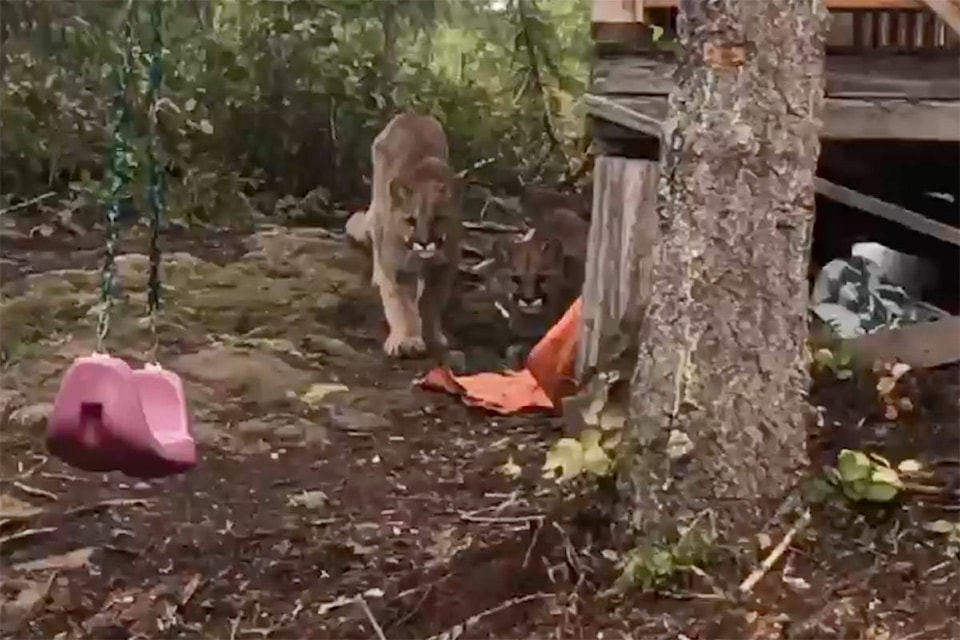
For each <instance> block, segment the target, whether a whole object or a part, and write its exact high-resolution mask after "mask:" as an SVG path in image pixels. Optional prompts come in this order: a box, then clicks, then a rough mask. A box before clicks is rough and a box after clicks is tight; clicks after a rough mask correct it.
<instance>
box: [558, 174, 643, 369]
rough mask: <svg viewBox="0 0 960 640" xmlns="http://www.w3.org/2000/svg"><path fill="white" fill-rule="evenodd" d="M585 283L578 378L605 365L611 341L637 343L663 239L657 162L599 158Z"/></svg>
mask: <svg viewBox="0 0 960 640" xmlns="http://www.w3.org/2000/svg"><path fill="white" fill-rule="evenodd" d="M593 175H594V187H593V214H592V217H591V221H590V233H589V236H588V244H587V263H586V273H585V277H584V283H583V294H582V295H583V307H582V309H583V315H582V322H583V330H582V333H581V335H582V336H583V338H582V339H581V340H580V345H579V353H578V357H577V376H578V377H579V378H581V379H582V376H583V374H584V373H585V372H586V371H589V370H590V369H591V368H593V367H596V366H598V365H602V364H604V363H602V362H601V360H600V359H601V358H603V357H608V356H610V355H611V354H610V346H609V345H610V343H611V341H614V340H618V339H621V338H626V339H627V340H630V339H635V338H634V337H635V336H636V335H637V333H636V328H637V326H638V323H639V320H640V314H641V313H642V311H643V306H644V304H645V303H646V301H647V300H648V299H649V296H650V283H651V282H650V270H651V268H652V260H653V248H654V245H655V243H656V238H657V214H656V207H657V182H658V178H659V166H658V163H657V161H655V160H634V159H629V158H619V157H610V156H599V157H598V158H597V160H596V165H595V167H594V173H593Z"/></svg>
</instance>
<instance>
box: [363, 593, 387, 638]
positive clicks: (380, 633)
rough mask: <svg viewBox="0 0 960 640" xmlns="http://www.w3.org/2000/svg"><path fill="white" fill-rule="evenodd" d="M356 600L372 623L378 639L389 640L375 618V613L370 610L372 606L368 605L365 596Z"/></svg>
mask: <svg viewBox="0 0 960 640" xmlns="http://www.w3.org/2000/svg"><path fill="white" fill-rule="evenodd" d="M356 600H357V603H358V604H359V605H360V608H361V609H363V612H364V613H365V614H366V615H367V620H369V621H370V626H372V627H373V631H374V632H375V633H376V634H377V638H379V639H380V640H387V637H386V636H385V635H383V628H382V627H381V626H380V623H379V622H377V619H376V618H374V617H373V611H371V610H370V605H368V604H367V601H366V600H364V599H363V596H357V598H356Z"/></svg>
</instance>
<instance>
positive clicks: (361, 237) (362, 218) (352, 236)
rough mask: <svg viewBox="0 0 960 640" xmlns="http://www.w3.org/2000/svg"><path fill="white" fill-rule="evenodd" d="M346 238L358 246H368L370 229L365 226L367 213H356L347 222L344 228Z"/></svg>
mask: <svg viewBox="0 0 960 640" xmlns="http://www.w3.org/2000/svg"><path fill="white" fill-rule="evenodd" d="M345 231H346V232H347V238H348V239H349V240H350V241H351V242H354V243H356V244H358V245H361V246H364V247H365V246H367V245H369V244H370V229H369V227H368V224H367V212H366V211H357V212H356V213H354V214H353V215H352V216H350V218H349V219H348V220H347V225H346V228H345Z"/></svg>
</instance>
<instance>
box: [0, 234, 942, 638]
mask: <svg viewBox="0 0 960 640" xmlns="http://www.w3.org/2000/svg"><path fill="white" fill-rule="evenodd" d="M4 224H5V227H4V230H3V233H4V235H3V239H2V274H0V275H2V277H3V287H4V288H3V291H4V303H3V317H2V322H3V334H2V347H3V354H4V361H3V365H2V375H3V379H2V383H3V385H2V386H3V392H2V393H3V395H2V409H0V413H2V418H3V439H2V445H3V446H2V452H0V462H2V471H0V475H2V486H0V492H2V493H0V500H2V502H0V536H2V537H0V540H2V547H0V550H2V563H3V580H2V590H3V611H2V613H3V615H2V632H3V636H4V637H11V638H13V637H16V638H98V639H99V638H134V637H139V638H147V637H164V638H167V637H169V638H201V637H217V638H230V639H231V640H234V639H241V638H308V637H309V638H378V637H379V638H444V639H449V640H452V639H453V638H458V637H463V638H468V637H469V638H486V637H490V638H492V637H515V638H531V637H544V638H547V637H549V638H588V637H589V638H747V637H749V638H765V639H766V638H811V639H813V638H869V639H871V640H881V639H888V638H889V639H898V640H908V639H921V638H924V639H934V638H951V637H960V623H958V619H957V611H958V608H960V583H958V579H960V567H958V563H957V560H956V559H955V557H951V556H950V555H949V552H950V549H951V544H950V543H949V541H948V539H947V537H946V536H945V535H942V534H936V533H932V532H929V531H926V530H925V529H924V528H923V523H924V522H928V521H931V520H936V519H947V520H950V521H954V522H955V521H956V519H957V510H958V509H957V500H956V493H955V492H956V490H957V489H958V488H960V483H958V468H960V437H958V418H960V410H958V403H960V385H958V369H957V368H956V367H952V368H946V369H942V370H939V371H934V372H922V373H921V374H919V375H914V374H913V373H910V374H908V376H907V380H906V381H905V382H904V385H905V387H904V388H905V389H906V392H908V393H909V394H910V395H911V397H912V398H913V400H914V403H915V405H916V410H915V411H914V412H912V413H911V414H910V415H908V416H907V417H905V418H902V419H900V420H899V421H896V422H891V421H886V420H884V419H883V418H882V416H881V415H880V409H879V406H878V403H877V400H876V394H875V392H874V391H873V389H872V386H871V383H870V382H869V381H863V382H860V383H857V382H841V381H835V380H834V381H827V382H822V383H820V384H818V385H817V387H816V388H815V390H814V392H813V394H812V397H811V399H812V401H813V402H814V403H815V404H816V405H818V406H821V407H823V416H824V420H823V427H822V428H821V430H820V431H819V432H818V433H812V434H811V450H812V452H813V454H814V458H815V459H816V460H817V461H818V462H825V461H828V460H830V459H831V456H832V455H833V454H835V452H836V451H837V450H838V449H839V448H841V447H851V446H856V447H861V448H869V449H870V450H874V451H879V452H882V453H884V454H885V455H887V456H888V457H889V458H891V459H892V460H893V461H899V460H902V459H905V458H916V459H919V460H920V461H921V462H923V463H924V465H925V467H926V468H928V469H931V470H932V475H931V478H930V479H929V481H928V483H927V484H928V486H930V487H934V488H935V490H930V491H927V492H926V493H923V492H921V493H911V494H909V495H907V496H906V498H905V499H904V500H902V501H898V502H897V503H896V504H895V505H892V506H886V507H876V508H873V509H868V510H862V509H861V510H856V511H854V510H852V509H850V508H849V507H847V506H845V505H843V504H840V503H833V502H831V503H828V504H827V505H825V506H822V507H820V508H818V510H817V512H816V516H815V518H814V521H813V524H812V525H811V526H810V527H808V528H807V529H805V530H804V531H802V532H801V533H800V534H798V535H797V537H796V538H795V539H794V541H793V542H792V544H791V545H790V546H789V548H788V550H787V551H786V553H785V554H784V555H783V557H782V559H781V560H780V562H779V563H778V564H777V565H776V566H775V567H774V568H773V569H772V570H771V571H770V572H769V573H768V574H767V575H766V576H765V577H764V578H763V579H762V580H761V582H760V583H759V584H758V586H757V587H756V588H755V589H754V591H753V594H752V596H751V597H748V598H741V599H737V598H733V597H727V596H726V595H725V594H730V593H734V592H735V591H736V585H737V584H739V582H740V581H741V580H743V578H744V577H745V576H746V575H747V574H748V573H749V572H750V570H751V568H752V567H751V565H750V564H749V563H747V562H746V560H745V561H744V562H742V563H726V564H723V565H719V566H715V567H714V566H707V567H704V574H703V575H692V574H691V575H689V576H683V577H682V578H681V579H680V580H679V581H678V582H677V584H676V585H674V587H672V588H671V589H670V590H669V591H664V592H660V593H656V594H632V593H631V594H627V595H625V596H604V595H601V592H603V590H604V589H606V588H607V587H608V586H609V585H610V583H611V581H612V579H613V578H614V576H615V574H614V569H613V567H612V566H611V564H610V562H609V561H607V560H605V559H604V556H603V554H602V553H601V552H602V551H603V550H604V548H605V546H606V544H607V541H606V537H605V530H606V527H605V525H604V524H603V522H602V521H597V520H596V519H595V518H591V517H590V516H589V512H590V509H588V508H585V507H584V505H583V504H578V503H576V502H574V503H572V504H571V503H567V506H566V507H565V508H562V509H558V508H557V505H558V504H559V502H558V498H557V493H556V490H555V489H554V487H553V486H552V485H551V484H550V483H549V482H548V481H545V480H542V479H541V478H540V472H539V468H540V465H541V463H542V459H543V453H544V451H545V450H546V448H547V447H548V446H549V443H550V442H552V441H553V440H555V439H556V437H557V436H558V435H559V434H561V433H562V425H561V424H560V422H559V420H558V419H556V418H551V417H548V416H539V415H532V416H522V417H510V418H500V417H493V416H490V415H485V414H484V413H482V412H479V411H477V410H472V409H467V408H465V407H463V406H462V405H461V404H459V403H458V402H457V401H456V399H454V398H449V397H446V396H444V395H440V394H435V393H428V392H424V391H421V390H419V389H416V388H414V387H413V386H412V381H413V380H414V379H415V378H416V377H417V376H418V375H421V374H423V373H424V372H425V371H426V370H427V369H428V368H429V366H430V365H431V362H430V361H427V360H424V361H416V362H407V363H402V364H398V363H394V362H389V361H386V360H385V359H384V358H383V357H382V355H381V353H380V350H379V348H380V341H381V340H382V338H383V332H384V327H383V323H382V320H381V315H380V311H379V308H378V305H377V301H376V298H375V295H374V293H373V291H372V290H371V289H370V287H369V286H367V282H366V281H365V278H364V273H365V268H364V265H363V261H362V258H361V257H360V256H358V255H357V254H356V253H355V252H354V251H351V250H350V249H349V248H347V247H346V246H345V245H344V243H343V242H342V241H341V240H339V239H338V238H336V237H331V234H330V233H329V232H327V231H325V230H323V229H319V228H299V229H288V228H283V227H274V228H269V227H263V228H259V229H249V230H245V231H236V230H235V231H231V232H227V231H215V230H206V231H202V232H200V231H198V232H186V231H172V232H171V233H169V234H168V236H167V237H166V246H165V250H166V256H167V260H166V262H165V266H164V275H165V278H166V284H167V287H168V289H167V292H166V307H165V309H164V312H163V316H162V321H161V323H160V334H161V339H162V344H163V347H162V350H161V362H162V363H163V364H164V365H165V366H168V367H170V368H172V369H175V370H176V371H178V372H179V373H180V374H181V375H182V376H183V378H184V379H185V380H186V382H187V384H188V394H189V396H190V402H191V408H192V410H193V413H194V420H195V431H196V437H197V439H198V440H199V442H200V445H201V453H202V460H201V463H200V464H199V466H198V467H197V468H196V469H195V470H193V471H191V472H189V473H186V474H184V475H182V476H178V477H173V478H167V479H163V480H157V481H150V482H140V481H136V480H132V479H129V478H125V477H123V476H120V475H118V474H89V473H83V472H79V471H76V470H73V469H71V468H69V467H67V466H65V465H64V464H62V463H61V462H60V461H58V460H56V459H53V458H51V457H49V456H48V455H47V454H46V453H45V451H44V446H43V441H42V435H43V425H44V422H45V417H46V415H47V412H48V411H49V408H50V405H49V403H50V402H51V401H52V398H53V394H54V393H55V391H56V388H57V385H58V382H59V377H60V375H61V374H62V372H63V371H64V369H65V367H66V366H67V364H68V363H69V362H70V361H71V360H72V358H73V357H75V356H76V355H80V354H86V353H89V351H90V350H91V348H92V345H93V343H92V338H91V336H92V327H93V323H94V316H93V314H91V313H90V308H91V305H93V304H94V303H95V302H96V295H97V273H96V271H95V270H96V268H97V264H98V260H99V252H100V244H101V243H100V238H99V237H98V234H97V233H96V232H88V233H85V234H83V235H74V234H73V233H71V232H70V231H69V230H67V229H61V228H54V227H51V229H52V233H50V234H48V235H45V233H46V232H45V231H44V232H38V231H37V230H36V228H35V226H36V225H37V221H36V219H35V218H30V219H29V220H28V221H5V223H4ZM31 228H33V230H34V233H33V235H31V233H30V232H31ZM123 248H124V250H125V251H127V252H129V253H131V254H134V255H132V256H127V257H126V258H124V259H123V260H122V261H121V264H120V273H121V280H122V283H123V285H124V287H123V297H124V299H123V301H121V303H120V304H119V305H118V308H117V311H116V319H115V320H114V323H113V334H112V336H111V342H110V345H111V348H112V351H113V353H115V354H118V355H121V356H123V357H126V358H129V359H130V360H132V361H134V362H139V361H142V360H143V358H144V357H145V349H146V348H147V346H148V344H149V336H148V334H147V332H146V329H145V326H144V324H143V323H142V322H139V321H138V317H139V314H141V313H142V310H143V308H144V299H145V295H144V283H145V279H146V267H145V259H144V258H143V256H142V254H138V252H143V251H144V244H143V239H142V235H137V234H134V238H133V240H131V241H127V242H125V243H124V247H123ZM464 307H465V308H466V309H467V310H463V309H461V310H460V311H459V312H458V313H459V314H460V317H459V318H458V320H457V321H456V322H455V323H454V326H455V327H456V330H455V331H454V333H455V335H454V338H455V340H456V342H458V343H459V344H460V346H461V350H462V351H463V352H464V354H465V358H466V360H467V363H468V365H469V366H478V365H477V364H476V363H480V362H492V361H495V360H496V354H491V353H486V354H485V353H484V352H483V349H482V348H478V347H477V346H476V345H478V344H479V345H494V344H495V343H496V339H494V338H493V337H491V336H496V335H498V334H499V333H500V330H499V329H498V328H496V327H492V326H491V325H490V323H491V322H493V320H489V321H488V320H487V319H486V318H487V316H484V315H482V314H481V313H480V312H479V311H477V309H479V308H480V307H479V306H477V307H474V308H473V309H474V310H473V311H470V309H471V307H470V305H469V304H466V305H464ZM490 317H491V318H494V317H495V314H493V315H491V316H490ZM485 326H486V329H484V327H485ZM465 345H473V346H472V347H471V348H469V349H468V348H466V346H465ZM455 346H456V345H455ZM488 351H489V349H488ZM485 358H486V360H485ZM509 459H512V460H513V462H515V463H516V465H518V466H519V468H520V470H521V472H520V475H519V477H511V476H510V474H507V473H504V472H503V471H502V468H503V465H504V464H505V463H506V462H507V461H508V460H509ZM944 492H946V493H944ZM951 492H952V493H951ZM944 496H946V497H944ZM757 533H758V534H763V535H766V536H769V537H770V538H771V539H772V540H773V542H774V543H776V541H779V540H780V539H781V538H782V537H783V535H784V533H785V531H784V530H783V529H782V528H777V527H775V526H771V530H769V531H766V532H757ZM751 544H755V543H752V542H748V543H746V546H750V545H751ZM954 546H957V545H954ZM760 555H761V556H763V555H766V553H765V552H761V553H760ZM711 584H712V585H713V587H715V589H711V588H710V585H711Z"/></svg>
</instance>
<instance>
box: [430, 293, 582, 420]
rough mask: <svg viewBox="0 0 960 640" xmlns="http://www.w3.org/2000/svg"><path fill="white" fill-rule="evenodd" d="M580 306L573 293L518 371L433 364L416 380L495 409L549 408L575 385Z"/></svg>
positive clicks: (553, 406)
mask: <svg viewBox="0 0 960 640" xmlns="http://www.w3.org/2000/svg"><path fill="white" fill-rule="evenodd" d="M581 309H582V301H581V300H580V298H577V300H576V301H575V302H574V303H573V304H572V305H571V306H570V308H569V309H567V312H566V313H565V314H564V315H563V317H562V318H560V320H559V321H558V322H557V323H556V324H555V325H553V326H552V327H551V328H550V330H549V331H548V332H547V334H546V335H545V336H544V337H543V338H542V339H541V340H540V342H538V343H537V344H536V346H534V347H533V349H532V350H531V351H530V356H529V357H528V358H527V362H526V367H525V368H524V369H522V370H520V371H503V372H484V373H475V374H471V375H464V376H457V375H454V374H453V372H451V371H450V370H449V369H447V368H446V367H437V368H435V369H432V370H430V371H429V372H428V373H427V375H425V376H424V377H423V378H422V379H420V380H419V381H418V382H419V384H420V386H421V387H423V388H425V389H433V390H435V391H445V392H447V393H450V394H453V395H458V396H460V397H461V398H462V399H463V401H464V403H465V404H468V405H470V406H475V407H482V408H484V409H487V410H489V411H493V412H496V413H500V414H512V413H519V412H521V411H531V410H546V411H553V410H555V409H556V408H557V407H559V405H560V401H561V400H562V399H563V398H564V397H566V396H568V395H570V394H571V393H573V392H574V391H575V389H576V383H575V380H574V373H575V367H576V361H577V346H578V343H579V340H580V313H581Z"/></svg>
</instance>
